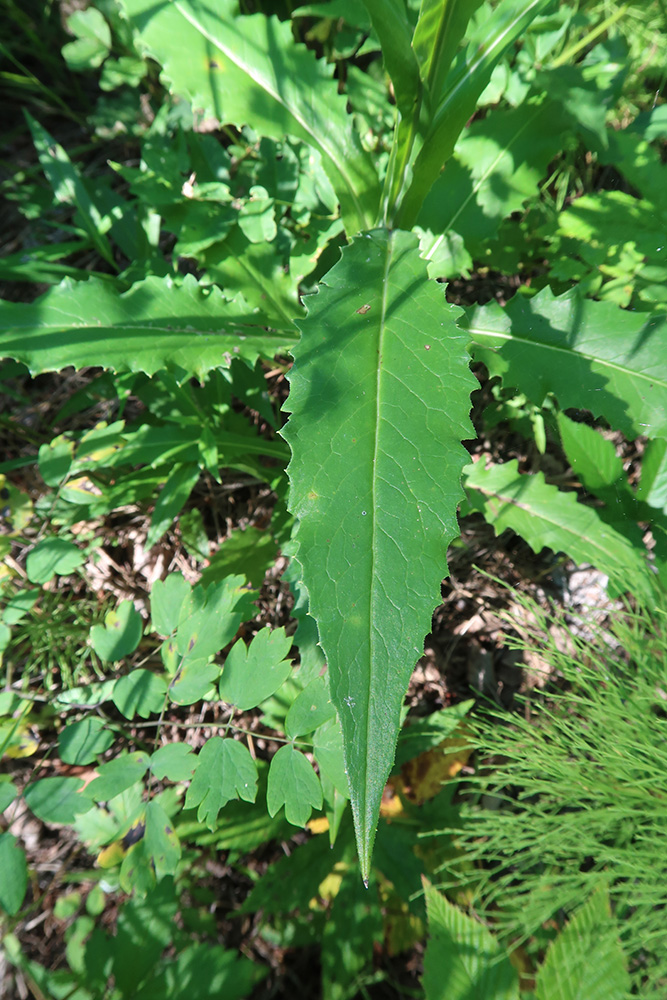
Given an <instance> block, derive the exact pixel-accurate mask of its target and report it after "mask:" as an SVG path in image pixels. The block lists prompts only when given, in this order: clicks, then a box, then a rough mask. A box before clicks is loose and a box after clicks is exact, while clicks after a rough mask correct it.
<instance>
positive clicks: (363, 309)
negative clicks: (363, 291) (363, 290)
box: [357, 302, 371, 316]
mask: <svg viewBox="0 0 667 1000" xmlns="http://www.w3.org/2000/svg"><path fill="white" fill-rule="evenodd" d="M370 308H371V307H370V306H369V304H368V302H367V303H366V304H365V305H363V306H362V307H361V309H357V312H358V313H359V315H360V316H365V315H366V313H367V312H370Z"/></svg>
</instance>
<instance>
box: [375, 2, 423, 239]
mask: <svg viewBox="0 0 667 1000" xmlns="http://www.w3.org/2000/svg"><path fill="white" fill-rule="evenodd" d="M364 4H365V6H366V7H367V9H368V12H369V14H370V15H371V20H372V22H373V28H374V29H375V32H376V34H377V36H378V38H379V39H380V45H381V46H382V56H383V60H384V65H385V69H386V70H387V72H388V74H389V76H390V77H391V81H392V85H393V89H394V96H395V98H396V108H397V112H398V113H397V116H396V124H395V127H394V138H393V142H392V148H391V154H390V157H389V164H388V167H387V173H386V175H385V181H384V190H383V193H382V206H381V218H382V222H383V223H384V224H387V223H388V222H389V221H390V219H391V217H392V212H393V206H394V205H395V204H396V201H397V197H398V192H399V191H400V190H401V189H402V186H403V183H404V180H405V177H406V175H407V172H408V170H409V165H410V160H411V157H412V153H413V148H414V144H415V140H416V139H417V134H418V129H419V120H420V111H421V104H422V83H421V79H420V76H419V67H418V65H417V59H416V58H415V54H414V52H413V50H412V44H411V42H412V26H411V25H410V22H409V21H408V17H407V11H406V8H405V3H404V0H364Z"/></svg>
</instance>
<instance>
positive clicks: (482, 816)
mask: <svg viewBox="0 0 667 1000" xmlns="http://www.w3.org/2000/svg"><path fill="white" fill-rule="evenodd" d="M518 599H519V600H520V601H521V603H522V604H523V607H524V610H525V612H526V617H527V620H528V621H529V622H530V624H529V625H528V626H526V627H523V629H522V634H521V635H520V636H519V637H517V636H516V633H515V634H514V638H510V639H508V642H509V644H510V645H512V646H514V647H515V648H518V649H522V650H530V651H533V652H534V651H535V650H537V651H539V654H540V655H541V657H542V658H543V659H544V662H545V664H546V666H547V669H548V676H549V678H550V680H549V683H548V685H547V687H546V688H544V689H543V690H539V689H534V690H533V691H532V693H531V694H530V695H529V696H526V697H524V698H523V699H522V700H521V702H520V704H519V706H518V711H516V710H515V711H514V712H511V713H510V712H506V711H502V710H500V709H498V708H497V707H495V706H494V707H491V708H487V709H484V710H483V711H482V713H481V714H480V717H479V719H478V721H477V726H476V733H475V738H474V742H475V744H476V747H477V751H478V758H479V760H480V761H481V764H480V767H479V769H478V773H477V776H476V778H475V780H474V781H473V783H472V794H471V795H470V797H469V798H468V799H467V800H466V802H465V804H464V805H463V808H462V818H463V830H462V833H461V834H460V836H461V840H462V846H463V847H464V852H463V857H464V858H465V867H463V866H461V868H460V869H456V868H455V869H453V870H451V872H450V874H451V873H453V874H455V875H456V880H457V883H456V884H457V885H458V886H459V887H460V886H461V883H462V882H463V884H464V885H465V886H466V887H467V888H468V889H469V890H470V891H471V896H470V898H471V899H472V900H473V905H474V906H475V907H476V908H477V909H478V910H480V911H482V912H483V913H485V914H486V915H487V916H489V917H490V918H491V919H492V921H493V923H494V925H495V929H496V930H497V931H498V932H499V933H500V934H501V936H502V937H503V938H505V940H506V941H507V942H508V943H511V942H517V941H526V940H527V939H529V938H531V937H532V938H533V941H535V940H537V941H538V942H539V941H542V943H544V941H545V928H546V935H547V936H548V933H549V932H548V928H549V926H550V925H551V926H553V922H554V919H555V921H556V922H557V923H558V922H560V921H561V920H562V918H563V917H564V916H565V915H567V914H568V913H569V912H570V911H571V910H572V909H574V908H575V907H576V906H577V905H579V904H581V903H582V902H583V901H584V900H585V899H586V898H587V897H588V896H589V895H590V894H591V893H592V892H593V891H594V890H595V889H596V888H597V887H598V885H599V884H600V882H604V883H606V884H607V885H608V887H609V891H610V897H611V900H612V904H613V909H614V913H615V916H616V919H617V923H618V929H619V934H620V937H621V939H622V941H623V945H624V949H625V951H626V954H627V955H628V956H629V957H630V963H631V970H630V971H631V973H632V977H633V993H634V994H635V995H651V996H658V995H661V996H664V995H665V990H667V924H666V922H665V898H666V890H665V886H667V822H666V820H667V614H666V612H665V608H666V606H667V602H666V600H665V595H662V597H661V599H660V600H659V602H658V603H657V604H656V606H654V607H652V608H650V609H649V608H639V609H636V610H630V609H629V608H628V607H626V608H624V609H623V610H621V611H616V612H614V613H613V614H612V616H611V620H610V621H608V622H607V623H606V625H605V626H604V627H603V626H602V625H600V624H598V625H595V624H594V625H593V626H591V625H590V623H588V622H587V623H586V629H585V630H583V631H582V630H581V629H579V628H577V627H576V626H575V625H574V624H573V623H572V622H570V623H569V624H565V623H563V628H562V629H554V628H553V624H554V619H553V613H551V612H548V611H545V610H544V609H543V608H541V607H539V605H537V604H536V603H535V602H533V601H532V600H530V599H527V598H525V597H521V596H519V598H518ZM563 639H565V641H563ZM471 861H472V862H473V864H472V866H471V865H470V862H471ZM449 884H450V885H451V884H452V883H449ZM536 935H537V937H535V936H536Z"/></svg>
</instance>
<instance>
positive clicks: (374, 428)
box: [286, 230, 475, 878]
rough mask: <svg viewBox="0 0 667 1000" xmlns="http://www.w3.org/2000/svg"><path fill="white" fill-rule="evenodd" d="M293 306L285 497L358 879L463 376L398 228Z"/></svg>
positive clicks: (428, 592) (366, 239) (426, 617)
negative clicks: (303, 307) (320, 656)
mask: <svg viewBox="0 0 667 1000" xmlns="http://www.w3.org/2000/svg"><path fill="white" fill-rule="evenodd" d="M308 306H309V316H308V319H307V320H305V321H303V323H302V324H301V325H302V338H301V341H300V342H299V344H298V346H297V347H296V348H295V350H294V354H295V357H296V364H295V366H294V369H293V372H292V375H291V378H290V381H291V385H292V388H291V395H290V399H289V408H290V409H291V411H292V417H291V418H290V420H289V423H288V425H287V429H286V437H287V439H288V441H289V442H290V444H291V446H292V452H293V458H292V462H291V464H290V466H289V473H290V478H291V508H292V510H293V511H294V513H295V514H296V515H297V516H298V518H299V526H298V529H297V539H298V543H299V550H298V559H299V561H300V562H301V564H302V567H303V576H304V580H305V583H306V586H307V587H308V591H309V595H310V602H311V603H310V607H311V611H312V614H313V616H314V617H315V619H316V620H317V623H318V627H319V633H320V641H321V644H322V647H323V649H324V652H325V654H326V656H327V659H328V665H329V677H330V689H331V697H332V701H333V702H334V704H335V705H336V708H337V709H338V712H339V715H340V717H341V721H342V727H343V734H344V742H345V759H346V766H347V770H348V777H349V781H350V788H351V793H352V795H351V797H352V804H353V812H354V818H355V825H356V832H357V841H358V847H359V856H360V860H361V868H362V874H363V876H364V878H368V874H369V869H370V858H371V851H372V845H373V839H374V834H375V826H376V822H377V817H378V813H379V807H380V800H381V797H382V791H383V789H384V784H385V781H386V779H387V776H388V774H389V770H390V768H391V764H392V761H393V758H394V750H395V745H396V739H397V736H398V729H399V716H400V709H401V703H402V700H403V695H404V693H405V690H406V688H407V685H408V682H409V679H410V674H411V672H412V669H413V667H414V664H415V662H416V660H417V658H418V657H419V656H420V655H421V653H422V650H423V645H422V643H423V638H424V636H425V634H426V633H427V632H428V630H429V628H430V624H431V614H432V611H433V608H434V606H435V605H436V604H437V602H438V599H439V593H440V582H441V580H442V577H443V576H444V575H445V573H446V559H445V553H446V550H447V545H448V543H449V542H450V541H451V539H452V538H454V537H455V536H456V535H457V534H458V526H457V522H456V506H457V503H458V501H459V500H460V498H461V486H460V473H461V468H462V466H463V464H464V463H465V462H466V460H467V455H466V452H465V450H464V449H463V448H462V446H461V445H460V443H459V442H460V441H461V439H462V438H468V437H470V436H471V435H472V430H471V427H470V424H469V422H468V412H469V409H470V401H469V398H468V397H469V393H470V391H471V390H472V389H473V388H474V385H475V381H474V379H473V377H472V375H471V374H470V372H469V370H468V367H467V363H466V354H465V350H464V343H463V340H462V338H461V334H460V331H459V330H458V328H457V326H456V323H455V317H456V315H457V314H458V310H457V309H455V308H454V307H451V306H448V304H447V302H446V300H445V298H444V295H443V290H442V288H441V287H439V286H438V285H436V284H434V283H431V282H429V281H428V279H427V276H426V264H425V262H424V261H423V260H422V259H421V258H420V256H419V252H418V243H417V240H416V237H414V236H412V235H410V234H407V233H402V232H396V231H395V232H387V231H385V230H376V231H374V232H371V233H366V234H365V235H364V236H361V237H359V238H358V239H356V240H355V241H354V242H353V244H352V245H351V246H350V247H348V248H347V249H346V250H344V251H343V257H342V259H341V260H340V261H339V263H338V264H337V265H336V266H335V267H334V268H333V269H332V270H331V271H330V272H329V274H328V275H327V277H326V279H325V281H324V282H323V287H322V288H321V290H320V292H319V294H318V295H317V296H315V297H313V298H312V299H310V300H309V303H308Z"/></svg>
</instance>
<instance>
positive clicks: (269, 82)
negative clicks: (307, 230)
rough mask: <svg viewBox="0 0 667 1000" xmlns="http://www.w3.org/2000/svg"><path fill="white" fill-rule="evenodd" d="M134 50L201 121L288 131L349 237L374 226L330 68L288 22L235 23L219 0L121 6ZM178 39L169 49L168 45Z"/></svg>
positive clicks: (374, 199)
mask: <svg viewBox="0 0 667 1000" xmlns="http://www.w3.org/2000/svg"><path fill="white" fill-rule="evenodd" d="M123 6H124V7H125V9H126V11H127V13H128V14H129V15H130V17H131V18H132V21H133V22H134V25H135V26H136V27H137V29H138V31H139V44H140V45H141V47H142V48H143V49H144V51H145V52H146V53H147V54H149V55H151V56H153V58H155V59H156V60H157V61H158V62H159V63H160V64H161V65H162V67H163V72H164V77H165V79H166V80H167V81H168V82H169V83H170V84H171V86H172V88H173V90H174V91H175V92H177V93H179V94H183V95H185V96H187V97H188V98H189V100H190V101H191V102H192V105H193V108H194V109H195V110H196V111H197V112H198V113H199V114H201V115H202V116H203V117H207V118H216V119H217V120H218V121H219V122H221V123H223V124H232V125H237V126H242V125H251V126H252V127H253V128H254V129H256V130H257V131H258V132H260V133H261V134H262V135H265V136H269V137H271V138H275V139H281V138H282V137H283V136H284V135H292V136H295V137H296V138H298V139H303V140H305V141H306V142H307V143H308V144H309V145H311V146H313V147H315V149H317V150H319V152H320V153H321V155H322V162H323V165H324V168H325V170H326V172H327V174H328V176H329V179H330V180H331V183H332V184H333V187H334V190H335V191H336V194H337V195H338V198H339V200H340V203H341V209H342V214H343V218H344V220H345V225H346V227H347V230H348V232H349V233H350V234H354V233H356V232H358V231H359V230H360V229H364V228H367V227H368V226H369V225H372V224H373V223H374V221H375V216H376V212H377V207H378V203H379V186H378V180H377V175H376V173H375V169H374V167H373V165H372V163H371V160H370V158H369V156H368V155H367V154H366V153H365V152H364V151H363V149H362V146H361V142H360V141H359V137H358V136H357V134H356V133H355V131H354V129H353V127H352V119H351V116H350V115H348V114H347V110H346V101H345V97H344V96H343V95H342V94H339V93H338V85H337V83H336V81H335V80H334V78H333V67H331V66H330V65H327V63H325V62H324V60H318V59H316V58H315V57H314V55H313V54H312V53H311V52H309V51H308V50H307V49H306V47H305V46H303V45H298V44H297V43H296V42H295V41H294V38H293V35H292V29H291V25H290V24H289V22H281V21H279V20H278V19H277V18H276V17H267V16H266V15H265V14H255V15H252V16H250V17H239V16H237V15H234V14H233V13H232V10H233V8H234V7H235V6H236V5H235V4H232V3H230V2H229V0H225V2H219V0H218V2H216V0H176V2H174V3H156V2H155V0H123ZM175 38H178V44H177V45H175V44H174V39H175Z"/></svg>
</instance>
